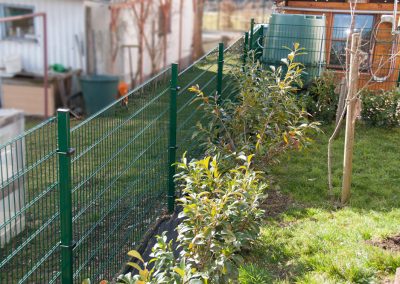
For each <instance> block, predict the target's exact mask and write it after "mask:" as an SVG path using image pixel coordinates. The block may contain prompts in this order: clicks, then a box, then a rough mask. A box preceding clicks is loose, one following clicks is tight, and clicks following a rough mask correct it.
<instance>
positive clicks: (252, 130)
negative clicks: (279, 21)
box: [191, 44, 318, 165]
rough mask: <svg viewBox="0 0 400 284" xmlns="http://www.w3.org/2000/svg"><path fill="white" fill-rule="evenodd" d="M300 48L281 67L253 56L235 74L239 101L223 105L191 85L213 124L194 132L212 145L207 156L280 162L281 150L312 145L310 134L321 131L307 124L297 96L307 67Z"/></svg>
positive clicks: (296, 45) (293, 51) (227, 102)
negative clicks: (264, 63) (253, 157)
mask: <svg viewBox="0 0 400 284" xmlns="http://www.w3.org/2000/svg"><path fill="white" fill-rule="evenodd" d="M301 51H302V49H300V48H299V46H298V44H295V46H294V50H291V51H290V53H289V55H288V57H287V58H285V59H283V60H282V63H283V66H280V67H278V68H275V67H273V66H271V69H267V68H264V67H263V66H262V65H261V63H259V62H258V61H257V60H252V61H251V60H249V61H250V62H249V63H248V64H247V65H246V66H245V71H244V72H242V70H238V71H237V72H236V73H234V74H233V75H234V76H235V77H236V80H237V83H238V85H239V86H240V93H239V94H238V96H237V97H236V98H235V100H234V101H225V102H224V103H223V104H220V103H219V97H218V95H214V96H207V95H205V94H204V93H203V92H202V91H201V90H200V89H199V88H198V87H197V86H194V87H192V88H191V91H193V92H195V93H197V96H198V98H197V99H198V100H200V101H201V103H202V104H201V106H202V107H203V108H204V110H205V112H206V113H207V114H208V116H209V120H208V121H209V123H208V125H202V124H200V123H199V124H198V128H199V131H198V132H196V133H195V135H199V134H200V135H201V137H202V139H203V140H204V141H205V143H206V144H207V146H208V147H207V148H208V154H210V155H215V154H217V153H223V154H224V155H229V154H231V153H235V152H244V153H245V154H246V155H250V154H253V153H255V154H257V160H262V162H263V165H267V164H272V163H275V162H278V161H279V159H278V157H279V155H280V154H281V153H283V152H285V151H287V150H290V149H301V148H303V147H304V146H307V145H308V144H309V143H310V139H309V133H310V132H314V131H316V130H318V127H317V125H318V123H315V122H313V123H309V122H308V120H307V117H308V114H307V112H306V111H304V110H303V109H302V108H301V106H300V104H299V101H298V99H297V97H296V93H297V91H298V88H299V86H300V87H301V86H302V81H301V75H302V73H303V66H302V65H301V64H300V63H297V62H295V57H296V56H297V55H299V54H301Z"/></svg>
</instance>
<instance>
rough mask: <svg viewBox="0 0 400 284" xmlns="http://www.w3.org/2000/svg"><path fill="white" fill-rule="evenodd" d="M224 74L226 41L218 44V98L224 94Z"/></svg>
mask: <svg viewBox="0 0 400 284" xmlns="http://www.w3.org/2000/svg"><path fill="white" fill-rule="evenodd" d="M223 74H224V43H223V42H220V43H219V45H218V73H217V94H218V98H219V99H220V98H221V95H222V76H223Z"/></svg>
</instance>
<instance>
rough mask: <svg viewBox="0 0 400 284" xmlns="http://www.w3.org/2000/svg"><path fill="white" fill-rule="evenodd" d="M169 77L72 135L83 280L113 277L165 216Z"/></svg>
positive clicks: (78, 267)
mask: <svg viewBox="0 0 400 284" xmlns="http://www.w3.org/2000/svg"><path fill="white" fill-rule="evenodd" d="M170 75H171V74H170V69H168V70H166V71H164V72H163V73H161V74H159V75H158V76H157V77H156V78H153V79H152V80H151V81H149V82H148V83H145V84H144V85H143V86H141V87H139V88H137V89H136V90H134V91H133V92H132V93H130V95H129V96H128V99H122V100H120V101H118V102H116V103H114V104H112V105H111V106H109V107H108V108H107V109H105V110H103V111H101V112H100V113H98V114H96V115H94V116H93V117H91V118H89V119H88V120H86V121H84V122H83V123H81V124H80V125H78V126H76V127H75V128H73V129H72V131H71V135H72V136H71V140H72V141H71V145H72V147H75V148H76V153H75V156H74V158H73V160H72V184H73V185H72V201H73V216H74V217H73V235H74V239H75V241H76V242H77V243H76V247H75V249H74V271H75V272H74V278H75V279H76V280H77V282H79V281H81V280H82V279H84V278H90V279H91V280H92V281H94V282H97V281H99V280H101V279H112V277H113V276H114V275H115V273H117V272H118V271H119V270H120V269H121V266H122V265H123V263H124V262H126V261H127V260H128V259H127V257H126V253H127V252H128V251H129V250H130V249H133V248H135V247H136V246H137V244H138V242H139V240H140V239H141V237H142V236H143V234H144V233H145V232H146V231H147V230H148V229H149V228H150V227H151V225H152V224H153V223H154V221H155V220H156V218H157V217H158V216H160V215H162V210H163V209H164V208H165V201H166V184H167V181H166V179H167V170H168V165H167V161H168V159H167V151H168V117H169V80H170ZM126 103H127V105H126Z"/></svg>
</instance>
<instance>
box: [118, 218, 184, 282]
mask: <svg viewBox="0 0 400 284" xmlns="http://www.w3.org/2000/svg"><path fill="white" fill-rule="evenodd" d="M179 211H180V210H178V211H177V212H175V213H174V214H172V215H165V216H162V217H160V218H159V219H158V220H157V222H156V224H155V225H154V226H153V227H152V228H151V229H150V230H149V231H148V232H147V233H146V234H145V236H144V238H143V240H142V242H141V243H140V245H139V247H138V249H136V250H137V251H138V252H139V253H140V254H141V256H142V258H143V260H144V261H145V262H148V261H149V260H150V259H151V257H150V254H151V250H152V248H153V246H154V245H155V244H156V242H157V239H156V237H157V236H159V235H161V234H162V233H163V232H167V233H166V236H167V240H168V242H169V241H171V240H172V250H173V252H174V255H175V257H178V256H179V249H178V248H177V246H178V244H177V242H176V239H177V237H178V233H177V232H176V227H177V226H178V225H179V224H180V222H181V219H179V218H178V214H179ZM131 261H132V262H136V263H138V264H139V265H141V264H140V263H139V262H138V261H137V259H132V260H131ZM148 268H150V269H151V266H150V267H148ZM135 270H136V269H134V268H133V267H131V266H129V265H125V267H124V268H123V269H122V270H121V271H120V272H119V274H118V275H121V274H127V273H129V272H132V273H136V272H137V271H135Z"/></svg>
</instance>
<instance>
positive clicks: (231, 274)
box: [177, 155, 267, 283]
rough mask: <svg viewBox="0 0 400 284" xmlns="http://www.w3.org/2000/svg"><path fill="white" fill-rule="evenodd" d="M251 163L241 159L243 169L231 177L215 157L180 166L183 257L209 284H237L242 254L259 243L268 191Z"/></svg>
mask: <svg viewBox="0 0 400 284" xmlns="http://www.w3.org/2000/svg"><path fill="white" fill-rule="evenodd" d="M252 157H253V156H245V155H239V157H238V159H239V160H240V161H239V164H238V165H237V166H236V167H234V168H232V169H230V170H227V171H222V170H221V169H220V167H219V160H220V159H219V158H218V157H217V156H215V157H206V158H205V159H203V160H199V161H196V160H193V161H191V162H188V161H187V160H186V158H185V157H184V158H183V160H182V162H181V163H178V165H177V166H178V168H179V169H180V170H181V173H180V174H178V176H177V180H178V181H179V182H180V183H181V186H182V194H183V196H182V197H181V198H180V199H179V200H178V203H179V204H180V205H181V206H182V207H183V211H182V212H181V213H180V217H181V218H183V221H182V223H181V224H180V225H179V226H178V234H179V236H178V239H179V242H180V246H181V248H182V252H181V257H184V258H186V260H187V262H188V263H189V264H191V265H192V266H193V267H195V268H196V269H197V270H198V271H201V272H203V273H204V275H206V278H208V279H209V281H210V283H237V278H238V265H239V264H240V263H241V262H242V257H241V256H240V254H239V253H240V252H241V250H242V249H244V248H248V247H249V245H250V244H251V243H252V242H253V241H254V240H255V239H256V238H257V237H258V234H259V223H260V220H261V218H262V216H263V211H262V210H261V209H260V208H259V203H260V201H261V199H262V196H263V194H264V190H265V189H266V186H267V185H266V184H265V183H264V182H262V181H261V180H262V179H261V178H260V176H259V173H258V172H256V171H254V170H252V169H251V160H252Z"/></svg>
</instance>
